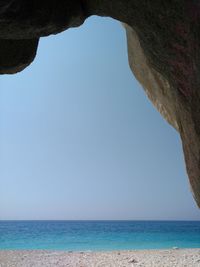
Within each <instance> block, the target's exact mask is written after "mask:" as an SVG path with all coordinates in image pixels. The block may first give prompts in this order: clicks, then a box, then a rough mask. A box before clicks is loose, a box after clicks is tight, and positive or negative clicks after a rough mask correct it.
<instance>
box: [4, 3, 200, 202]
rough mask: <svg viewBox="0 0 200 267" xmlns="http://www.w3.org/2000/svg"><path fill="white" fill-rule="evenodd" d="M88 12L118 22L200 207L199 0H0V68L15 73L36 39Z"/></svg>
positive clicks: (32, 53)
mask: <svg viewBox="0 0 200 267" xmlns="http://www.w3.org/2000/svg"><path fill="white" fill-rule="evenodd" d="M90 15H99V16H109V17H112V18H114V19H117V20H119V21H121V22H123V23H124V25H125V27H126V30H127V38H128V50H129V62H130V67H131V69H132V71H133V73H134V74H135V76H136V78H137V79H138V80H139V81H140V83H141V84H142V85H143V87H144V89H145V92H146V93H147V95H148V97H149V98H150V100H151V101H152V102H153V104H154V105H155V106H156V108H157V109H158V111H159V112H160V113H161V114H162V115H163V116H164V117H165V118H166V120H167V121H168V122H169V123H170V124H171V125H173V126H174V127H175V128H176V129H177V130H178V131H179V133H180V136H181V139H182V143H183V150H184V155H185V161H186V167H187V172H188V176H189V180H190V184H191V188H192V191H193V193H194V198H195V200H196V202H197V204H198V206H199V207H200V90H199V86H200V80H199V79H200V75H199V72H200V66H199V65H200V53H199V47H200V28H199V27H200V26H199V25H200V4H199V1H195V0H170V1H163V0H155V1H151V0H140V1H138V0H126V1H124V0H115V1H114V0H110V1H108V0H59V1H57V0H49V1H47V0H40V1H39V0H29V1H27V0H7V1H6V0H0V39H1V41H0V48H1V56H0V72H1V73H14V72H17V71H21V70H22V69H23V68H24V67H26V66H27V65H28V64H30V62H31V61H32V60H33V59H34V56H35V51H36V49H37V42H38V38H39V37H41V36H46V35H49V34H56V33H58V32H61V31H63V30H66V29H67V28H69V27H74V26H79V25H81V24H82V23H83V22H84V20H85V19H86V18H87V17H89V16H90ZM12 40H13V41H12ZM6 43H7V44H8V45H5V44H6Z"/></svg>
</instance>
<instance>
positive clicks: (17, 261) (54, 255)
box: [0, 248, 200, 267]
mask: <svg viewBox="0 0 200 267" xmlns="http://www.w3.org/2000/svg"><path fill="white" fill-rule="evenodd" d="M11 266H12V267H42V266H44V267H50V266H52V267H53V266H56V267H66V266H67V267H126V266H127V267H132V266H140V267H142V266H145V267H156V266H159V267H165V266H166V267H175V266H176V267H179V266H181V267H184V266H185V267H200V249H177V248H174V249H165V250H126V251H106V252H72V251H50V250H1V251H0V267H11Z"/></svg>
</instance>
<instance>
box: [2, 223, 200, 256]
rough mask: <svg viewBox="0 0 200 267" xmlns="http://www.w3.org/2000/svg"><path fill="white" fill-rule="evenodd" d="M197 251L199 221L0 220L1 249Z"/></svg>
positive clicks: (198, 244)
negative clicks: (188, 249)
mask: <svg viewBox="0 0 200 267" xmlns="http://www.w3.org/2000/svg"><path fill="white" fill-rule="evenodd" d="M172 247H179V248H200V222H188V221H187V222H183V221H0V249H52V250H72V251H77V250H78V251H83V250H125V249H161V248H172Z"/></svg>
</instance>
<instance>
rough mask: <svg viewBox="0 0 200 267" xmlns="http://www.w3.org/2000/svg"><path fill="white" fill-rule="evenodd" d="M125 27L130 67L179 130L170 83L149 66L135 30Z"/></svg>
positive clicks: (160, 110)
mask: <svg viewBox="0 0 200 267" xmlns="http://www.w3.org/2000/svg"><path fill="white" fill-rule="evenodd" d="M123 25H124V27H125V29H126V33H127V43H128V59H129V65H130V68H131V70H132V72H133V74H134V76H135V77H136V78H137V80H138V81H139V82H140V83H141V85H142V86H143V88H144V90H145V92H146V94H147V96H148V98H149V99H150V100H151V102H152V103H153V104H154V106H155V107H156V109H157V110H158V111H159V112H160V113H161V114H162V116H163V117H164V118H165V119H166V120H167V121H168V122H169V123H170V124H171V125H172V126H173V127H174V128H176V129H177V130H178V124H177V120H176V115H175V110H174V107H173V105H172V103H173V99H172V98H173V96H172V95H171V91H170V85H169V83H168V81H167V80H166V79H165V78H164V77H163V76H162V75H161V74H160V73H159V72H157V71H156V70H155V69H153V68H152V67H151V66H150V65H149V64H148V61H147V58H146V56H145V53H144V51H143V49H142V47H141V45H140V41H139V38H138V35H137V34H136V32H135V31H134V29H133V28H131V27H130V26H128V25H127V24H123Z"/></svg>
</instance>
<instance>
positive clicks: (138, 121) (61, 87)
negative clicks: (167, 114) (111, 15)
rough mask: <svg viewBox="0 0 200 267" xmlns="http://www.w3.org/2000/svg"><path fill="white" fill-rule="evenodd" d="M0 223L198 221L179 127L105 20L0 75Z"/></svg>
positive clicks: (119, 31)
mask: <svg viewBox="0 0 200 267" xmlns="http://www.w3.org/2000/svg"><path fill="white" fill-rule="evenodd" d="M0 219H1V220H25V219H26V220H45V219H47V220H48V219H53V220H106V219H107V220H150V219H153V220H200V211H199V209H198V208H197V206H196V204H195V202H194V200H193V197H192V194H191V191H190V187H189V182H188V177H187V174H186V170H185V164H184V158H183V153H182V147H181V141H180V138H179V135H178V133H177V132H176V131H175V130H174V129H173V128H172V127H171V126H170V125H169V124H168V123H167V122H166V121H165V120H164V119H163V118H162V117H161V115H160V114H159V113H158V112H157V111H156V110H155V108H154V107H153V105H152V104H151V103H150V101H149V100H148V98H147V97H146V95H145V93H144V91H143V89H142V87H141V86H140V84H139V83H138V82H137V81H136V79H135V78H134V76H133V75H132V73H131V71H130V68H129V66H128V57H127V44H126V35H125V30H124V29H123V27H122V25H121V24H120V23H119V22H117V21H114V20H112V19H108V18H98V17H91V18H89V19H88V20H87V21H86V22H85V23H84V25H83V26H81V27H79V28H74V29H70V30H68V31H66V32H63V33H61V34H59V35H56V36H50V37H47V38H42V39H41V40H40V44H39V48H38V52H37V57H36V59H35V61H34V62H33V63H32V64H31V66H30V67H28V68H27V69H25V70H24V71H23V72H21V73H19V74H16V75H3V76H1V77H0Z"/></svg>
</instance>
